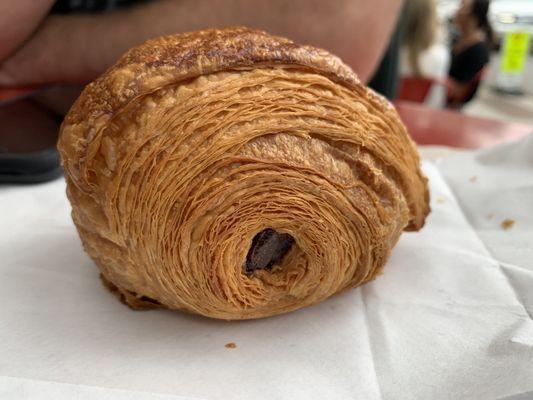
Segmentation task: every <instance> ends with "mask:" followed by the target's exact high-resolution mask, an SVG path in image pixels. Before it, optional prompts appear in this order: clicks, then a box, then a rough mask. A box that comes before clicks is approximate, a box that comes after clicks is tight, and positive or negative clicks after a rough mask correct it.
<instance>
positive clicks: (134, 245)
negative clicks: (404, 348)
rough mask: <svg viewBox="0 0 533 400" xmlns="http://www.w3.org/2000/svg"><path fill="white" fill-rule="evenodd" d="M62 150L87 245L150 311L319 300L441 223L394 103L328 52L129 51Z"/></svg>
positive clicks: (273, 48)
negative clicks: (428, 220) (432, 217)
mask: <svg viewBox="0 0 533 400" xmlns="http://www.w3.org/2000/svg"><path fill="white" fill-rule="evenodd" d="M59 150H60V153H61V157H62V160H63V166H64V169H65V177H66V181H67V194H68V197H69V199H70V202H71V204H72V218H73V220H74V223H75V224H76V227H77V229H78V232H79V235H80V237H81V240H82V242H83V245H84V247H85V250H86V251H87V253H88V254H89V255H90V256H91V258H92V259H93V260H94V261H95V263H96V264H97V265H98V267H99V269H100V271H101V276H102V279H103V280H104V282H105V283H106V285H107V286H108V287H109V288H110V289H111V291H112V292H114V293H115V294H116V295H117V296H119V298H121V299H122V300H123V301H124V302H125V303H127V304H128V305H130V306H131V307H133V308H152V307H165V308H170V309H179V310H184V311H188V312H191V313H197V314H201V315H205V316H208V317H213V318H221V319H228V320H229V319H249V318H260V317H267V316H271V315H276V314H281V313H285V312H288V311H291V310H295V309H298V308H301V307H305V306H309V305H311V304H314V303H317V302H319V301H321V300H324V299H326V298H328V297H329V296H331V295H333V294H335V293H338V292H340V291H342V290H343V289H346V288H350V287H354V286H358V285H361V284H363V283H365V282H367V281H369V280H371V279H373V278H375V277H376V276H377V275H378V274H379V273H381V270H382V268H383V266H384V264H385V262H386V261H387V258H388V257H389V254H390V252H391V249H392V247H393V246H394V244H395V243H396V242H397V240H398V238H399V236H400V233H401V232H402V231H403V230H418V229H420V228H421V227H422V226H423V224H424V219H425V217H426V215H427V214H428V212H429V207H428V199H429V195H428V189H427V182H426V178H425V177H424V176H423V174H422V173H421V171H420V166H419V157H418V155H417V151H416V148H415V146H414V145H413V142H412V141H411V140H410V138H409V136H408V135H407V133H406V130H405V127H404V126H403V125H402V123H401V121H400V119H399V118H398V115H397V113H396V111H395V110H394V108H393V107H392V106H391V104H390V103H388V102H387V101H386V100H385V99H384V98H382V97H381V96H379V95H377V94H376V93H374V92H373V91H372V90H370V89H368V88H366V87H365V86H364V85H363V84H361V82H360V81H359V80H358V78H357V76H356V75H355V74H354V72H353V71H352V70H351V69H350V68H349V67H348V66H346V65H345V64H343V63H342V62H341V61H340V60H339V59H338V58H337V57H335V56H333V55H331V54H329V53H328V52H326V51H324V50H321V49H317V48H314V47H310V46H301V45H297V44H295V43H293V42H292V41H290V40H288V39H284V38H281V37H275V36H271V35H269V34H267V33H265V32H262V31H256V30H251V29H247V28H233V29H224V30H205V31H199V32H192V33H185V34H179V35H172V36H167V37H161V38H158V39H154V40H150V41H148V42H146V43H145V44H143V45H140V46H138V47H136V48H134V49H132V50H130V51H128V52H127V53H126V54H125V55H124V56H123V57H122V58H121V59H119V61H118V62H117V63H116V64H115V65H114V66H113V67H112V68H110V69H109V70H108V71H107V72H106V73H105V74H104V75H102V76H101V77H100V78H98V79H97V80H96V81H94V82H93V83H91V84H90V85H88V86H87V87H86V89H85V90H84V91H83V93H82V94H81V96H80V97H79V98H78V100H77V101H76V102H75V104H74V105H73V106H72V109H71V110H70V112H69V113H68V115H67V116H66V118H65V121H64V123H63V125H62V128H61V135H60V141H59Z"/></svg>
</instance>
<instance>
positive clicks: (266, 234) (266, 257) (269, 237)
mask: <svg viewBox="0 0 533 400" xmlns="http://www.w3.org/2000/svg"><path fill="white" fill-rule="evenodd" d="M293 243H294V238H293V237H292V236H291V235H289V234H288V233H284V234H279V233H277V232H276V231H275V230H274V229H272V228H267V229H264V230H262V231H261V232H259V233H258V234H257V235H255V236H254V238H253V240H252V246H251V247H250V250H249V251H248V255H247V256H246V273H247V274H251V273H252V272H254V271H255V270H256V269H270V268H272V265H274V264H276V263H278V262H280V261H281V260H282V259H283V256H284V255H285V254H287V252H288V251H289V250H290V248H291V247H292V244H293Z"/></svg>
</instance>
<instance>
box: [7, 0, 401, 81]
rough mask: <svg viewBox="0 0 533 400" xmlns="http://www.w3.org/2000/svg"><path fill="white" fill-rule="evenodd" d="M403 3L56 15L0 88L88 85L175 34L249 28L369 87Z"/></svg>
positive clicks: (194, 6)
mask: <svg viewBox="0 0 533 400" xmlns="http://www.w3.org/2000/svg"><path fill="white" fill-rule="evenodd" d="M401 3H402V0H373V1H372V2H369V1H367V0H336V1H330V0H268V1H266V0H160V1H154V2H150V3H147V4H145V5H142V6H137V7H134V8H131V9H126V10H121V11H117V12H112V13H110V14H107V15H85V16H52V17H50V18H48V19H47V21H46V22H45V23H44V24H43V26H42V28H41V29H40V30H39V32H38V33H37V34H36V35H34V36H33V37H32V39H31V40H30V41H28V43H27V44H26V45H25V46H24V47H22V48H21V49H20V50H19V51H18V52H16V53H15V54H14V55H13V57H11V58H10V59H8V60H6V61H5V62H4V63H3V64H2V65H0V85H17V84H41V83H51V82H52V83H85V82H87V81H90V80H92V79H94V78H95V77H96V76H98V75H99V74H101V73H102V72H103V71H105V69H106V68H108V67H109V66H110V65H111V64H112V63H113V62H114V61H115V60H116V59H117V58H118V57H119V56H120V55H121V54H122V53H124V52H125V51H126V50H127V49H128V48H130V47H132V46H134V45H137V44H139V43H141V42H143V41H144V40H146V39H148V38H151V37H155V36H159V35H163V34H170V33H175V32H183V31H189V30H196V29H203V28H209V27H227V26H232V25H246V26H251V27H257V28H261V29H265V30H267V31H269V32H271V33H274V34H279V35H283V36H287V37H289V38H292V39H294V40H296V41H298V42H300V43H306V44H311V45H316V46H320V47H323V48H326V49H327V50H329V51H331V52H332V53H334V54H337V55H339V56H340V57H341V58H342V59H343V60H344V61H346V62H347V63H348V64H350V65H351V66H352V67H353V68H354V70H355V71H356V72H357V73H358V74H359V76H360V77H361V79H362V80H363V81H366V80H367V79H368V78H369V76H370V75H371V73H372V72H373V70H374V68H375V66H376V64H377V63H378V61H379V58H380V56H381V53H382V52H383V49H384V48H385V46H386V45H387V42H388V38H389V35H390V33H391V32H392V29H393V28H394V25H395V21H396V17H397V14H398V11H399V8H400V5H401Z"/></svg>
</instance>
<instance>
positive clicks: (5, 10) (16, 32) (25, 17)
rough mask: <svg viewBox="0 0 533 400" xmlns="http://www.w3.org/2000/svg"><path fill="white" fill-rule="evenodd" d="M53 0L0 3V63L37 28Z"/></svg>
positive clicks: (4, 1)
mask: <svg viewBox="0 0 533 400" xmlns="http://www.w3.org/2000/svg"><path fill="white" fill-rule="evenodd" d="M53 4H54V0H38V1H35V0H2V1H0V38H2V40H0V63H1V62H2V60H4V59H6V58H7V57H9V56H10V55H11V53H12V52H13V51H15V50H16V49H17V48H18V47H19V46H20V45H21V44H22V43H23V42H24V41H25V40H26V39H27V38H28V37H29V36H30V35H31V34H32V33H33V32H34V31H35V30H36V29H37V28H38V26H39V24H40V23H41V22H42V21H43V20H44V18H45V17H46V14H48V11H49V10H50V8H51V7H52V5H53Z"/></svg>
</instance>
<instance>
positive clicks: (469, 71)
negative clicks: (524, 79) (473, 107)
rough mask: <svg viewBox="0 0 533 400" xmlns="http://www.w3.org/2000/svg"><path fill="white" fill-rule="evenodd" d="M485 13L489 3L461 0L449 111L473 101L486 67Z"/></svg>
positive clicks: (487, 25)
mask: <svg viewBox="0 0 533 400" xmlns="http://www.w3.org/2000/svg"><path fill="white" fill-rule="evenodd" d="M488 10H489V0H463V1H462V3H461V7H460V8H459V10H458V11H457V13H456V15H455V19H454V23H455V25H456V26H457V29H458V33H459V35H458V37H457V39H456V41H455V43H454V45H453V48H452V53H451V64H450V71H449V79H448V106H449V107H452V108H461V107H462V106H463V105H464V104H465V103H467V102H468V101H470V100H472V98H473V97H474V96H475V94H476V91H477V89H478V86H479V83H480V81H481V78H482V75H483V73H484V71H485V68H486V65H487V64H488V63H489V57H490V48H491V45H492V41H493V35H492V29H491V26H490V23H489V20H488V16H487V14H488Z"/></svg>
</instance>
